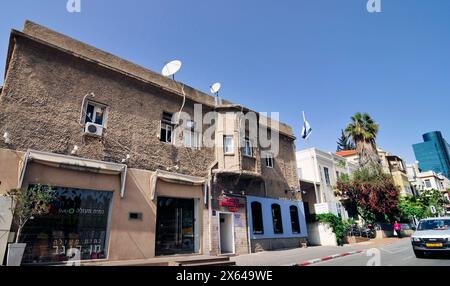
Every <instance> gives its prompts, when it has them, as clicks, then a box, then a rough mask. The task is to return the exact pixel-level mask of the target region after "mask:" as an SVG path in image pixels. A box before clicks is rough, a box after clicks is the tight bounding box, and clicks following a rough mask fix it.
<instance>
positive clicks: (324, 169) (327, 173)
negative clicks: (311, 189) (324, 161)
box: [323, 167, 331, 186]
mask: <svg viewBox="0 0 450 286" xmlns="http://www.w3.org/2000/svg"><path fill="white" fill-rule="evenodd" d="M323 172H324V174H325V182H326V183H327V185H328V186H330V185H331V180H330V170H329V169H328V168H327V167H323Z"/></svg>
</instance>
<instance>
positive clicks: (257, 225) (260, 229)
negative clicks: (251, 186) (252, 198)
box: [252, 202, 264, 234]
mask: <svg viewBox="0 0 450 286" xmlns="http://www.w3.org/2000/svg"><path fill="white" fill-rule="evenodd" d="M252 224H253V234H264V225H263V215H262V206H261V203H259V202H253V203H252Z"/></svg>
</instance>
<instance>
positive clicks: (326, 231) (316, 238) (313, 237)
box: [308, 222, 337, 246]
mask: <svg viewBox="0 0 450 286" xmlns="http://www.w3.org/2000/svg"><path fill="white" fill-rule="evenodd" d="M308 242H309V243H310V244H311V245H322V246H337V242H336V235H335V234H334V233H333V230H332V229H331V227H330V226H329V225H328V224H325V223H317V222H316V223H310V224H308Z"/></svg>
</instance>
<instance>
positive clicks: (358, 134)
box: [345, 112, 380, 167]
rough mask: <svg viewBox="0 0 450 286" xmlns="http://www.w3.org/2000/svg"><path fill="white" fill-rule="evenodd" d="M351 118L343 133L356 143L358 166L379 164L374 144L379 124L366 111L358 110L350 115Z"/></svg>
mask: <svg viewBox="0 0 450 286" xmlns="http://www.w3.org/2000/svg"><path fill="white" fill-rule="evenodd" d="M351 120H352V122H351V123H349V124H348V126H347V128H346V129H345V133H346V135H347V136H349V137H351V139H352V140H353V142H354V143H355V144H356V151H357V152H358V155H359V163H360V166H361V167H365V166H368V165H373V166H379V165H380V158H379V156H378V151H377V144H376V138H377V135H378V130H379V125H378V124H377V123H375V121H374V120H373V119H372V117H370V115H369V114H368V113H364V114H362V113H359V112H358V113H356V114H355V115H354V116H352V118H351Z"/></svg>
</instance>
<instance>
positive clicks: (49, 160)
mask: <svg viewBox="0 0 450 286" xmlns="http://www.w3.org/2000/svg"><path fill="white" fill-rule="evenodd" d="M30 162H37V163H39V164H43V165H46V166H50V167H56V168H65V169H71V170H75V171H84V172H92V173H98V174H105V175H120V196H121V197H122V198H123V196H124V194H125V181H126V176H127V169H128V167H127V165H124V164H116V163H109V162H103V161H97V160H90V159H85V158H78V157H73V156H67V155H60V154H54V153H47V152H41V151H34V150H28V152H27V153H26V155H25V159H24V161H23V164H22V166H21V170H20V179H19V180H20V181H19V188H22V185H23V180H24V178H25V174H26V170H27V166H28V164H29V163H30Z"/></svg>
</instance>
